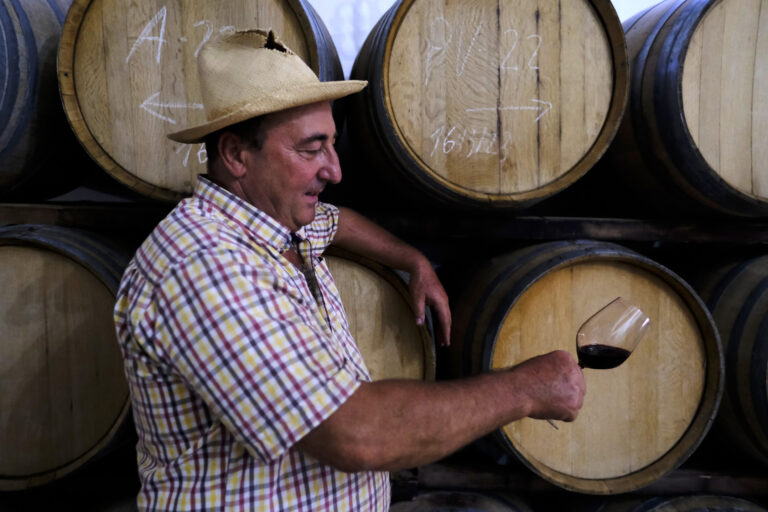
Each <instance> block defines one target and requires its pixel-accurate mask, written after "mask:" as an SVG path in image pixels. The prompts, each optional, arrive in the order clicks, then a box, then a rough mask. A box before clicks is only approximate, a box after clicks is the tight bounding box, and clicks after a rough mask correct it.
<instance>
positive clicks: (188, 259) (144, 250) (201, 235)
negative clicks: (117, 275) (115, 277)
mask: <svg viewBox="0 0 768 512" xmlns="http://www.w3.org/2000/svg"><path fill="white" fill-rule="evenodd" d="M261 253H265V249H263V248H261V247H259V246H258V245H257V244H254V243H253V242H252V241H251V240H250V239H249V238H248V236H247V234H246V233H243V232H242V231H241V230H238V229H237V228H236V227H235V226H233V225H232V224H231V223H229V222H227V221H226V219H224V218H221V217H218V216H216V215H210V214H207V213H206V212H204V211H200V210H197V209H195V208H189V207H188V206H185V205H179V207H177V208H175V209H174V210H173V211H172V212H171V213H170V214H169V215H168V216H167V217H166V218H165V219H163V220H162V221H161V222H160V224H158V225H157V227H156V228H155V229H154V230H153V231H152V233H151V234H150V235H149V237H148V238H147V239H146V240H145V241H144V243H143V244H142V245H141V246H140V247H139V249H138V251H137V252H136V256H135V258H134V259H135V261H136V265H137V267H139V268H140V269H141V270H142V271H143V273H144V274H145V275H147V276H148V277H150V279H151V280H153V281H159V280H161V279H162V277H163V276H165V275H167V274H168V272H169V271H171V270H172V269H174V268H177V267H179V266H183V265H186V264H190V263H193V262H194V261H196V260H198V259H200V258H207V257H218V258H226V257H233V258H237V257H238V255H246V254H247V255H248V258H249V259H250V260H253V258H254V257H256V259H258V256H259V254H261Z"/></svg>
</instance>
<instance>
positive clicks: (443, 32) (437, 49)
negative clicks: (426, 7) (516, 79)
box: [424, 16, 542, 86]
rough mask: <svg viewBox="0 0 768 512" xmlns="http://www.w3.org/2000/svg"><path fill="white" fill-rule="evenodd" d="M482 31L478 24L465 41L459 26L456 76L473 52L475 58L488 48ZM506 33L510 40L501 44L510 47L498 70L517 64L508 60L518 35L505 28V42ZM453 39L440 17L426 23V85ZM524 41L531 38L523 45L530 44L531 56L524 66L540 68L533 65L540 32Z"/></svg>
mask: <svg viewBox="0 0 768 512" xmlns="http://www.w3.org/2000/svg"><path fill="white" fill-rule="evenodd" d="M483 33H484V31H483V24H482V23H479V24H478V25H477V26H476V27H475V30H474V31H473V33H472V37H470V38H467V39H468V40H467V41H466V42H465V41H464V39H465V38H464V28H463V27H461V28H460V29H459V31H458V37H457V41H456V43H455V44H456V46H455V50H456V53H455V54H456V65H455V72H456V76H462V75H463V74H464V71H465V70H466V67H467V62H468V61H469V59H470V57H471V56H472V55H475V57H476V58H478V54H480V53H483V52H487V51H488V50H487V48H485V47H484V45H483V42H484V41H482V39H481V36H482V34H483ZM508 34H512V38H511V43H506V44H505V42H502V43H501V44H502V45H503V46H505V47H508V48H509V49H508V50H507V51H506V54H505V56H504V59H502V61H501V63H500V65H499V69H501V70H504V71H519V70H520V66H518V65H517V64H515V63H510V61H511V60H513V58H514V57H516V56H517V55H518V52H517V51H516V50H518V49H519V48H518V47H519V46H520V45H519V43H520V34H519V32H518V31H517V30H515V29H512V28H510V29H507V30H505V31H504V33H503V35H504V36H505V37H504V38H503V40H504V41H509V39H510V37H509V36H508ZM453 40H454V30H453V27H452V26H451V24H450V23H449V22H448V21H447V20H446V19H445V18H443V17H442V16H439V17H437V18H434V19H433V20H432V22H431V23H430V25H429V31H428V34H427V48H426V63H425V66H424V69H425V79H424V85H425V86H427V85H429V82H430V80H431V79H432V74H433V70H434V68H435V67H437V66H439V65H441V64H442V63H443V62H442V60H441V57H442V58H443V59H444V52H445V51H446V50H448V47H449V46H450V44H451V43H452V42H453ZM525 40H526V41H533V42H532V43H531V44H526V45H525V46H526V48H527V47H529V46H532V49H531V52H530V56H529V57H528V60H527V61H526V67H527V68H528V69H530V70H533V71H535V70H538V69H539V67H538V66H537V65H536V59H537V57H538V54H539V49H540V48H541V45H542V38H541V36H540V35H539V34H529V35H528V36H526V37H525ZM519 51H521V52H522V51H523V50H522V49H519ZM523 58H524V57H523Z"/></svg>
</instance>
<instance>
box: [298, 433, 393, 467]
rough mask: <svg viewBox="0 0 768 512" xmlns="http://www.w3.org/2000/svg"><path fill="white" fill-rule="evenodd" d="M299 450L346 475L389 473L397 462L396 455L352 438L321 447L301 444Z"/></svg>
mask: <svg viewBox="0 0 768 512" xmlns="http://www.w3.org/2000/svg"><path fill="white" fill-rule="evenodd" d="M302 441H305V440H302ZM298 448H299V449H300V450H302V451H304V452H305V453H307V454H309V455H311V456H313V457H314V458H316V459H317V460H319V461H320V462H321V463H323V464H326V465H328V466H331V467H332V468H334V469H337V470H339V471H343V472H345V473H357V472H360V471H387V470H390V469H391V468H392V466H393V464H394V463H395V460H396V457H395V454H394V453H391V452H388V450H383V449H382V447H381V446H379V445H377V444H375V443H370V442H358V441H356V440H354V439H350V438H347V439H344V440H334V441H328V440H327V441H326V442H324V443H320V444H319V445H315V444H314V443H305V442H300V443H299V446H298Z"/></svg>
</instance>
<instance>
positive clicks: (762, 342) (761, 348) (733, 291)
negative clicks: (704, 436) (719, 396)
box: [693, 256, 768, 465]
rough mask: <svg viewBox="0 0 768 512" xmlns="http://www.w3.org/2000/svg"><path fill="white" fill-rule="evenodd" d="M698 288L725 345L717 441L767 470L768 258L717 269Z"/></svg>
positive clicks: (697, 281) (704, 278)
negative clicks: (765, 466) (723, 385)
mask: <svg viewBox="0 0 768 512" xmlns="http://www.w3.org/2000/svg"><path fill="white" fill-rule="evenodd" d="M693 283H694V286H695V287H696V289H697V290H698V292H699V294H700V295H701V297H702V299H703V300H704V301H705V302H706V304H707V307H709V309H710V311H711V312H712V317H713V318H714V319H715V323H716V324H717V328H718V330H719V331H720V338H721V339H722V341H723V351H724V354H725V391H724V393H723V401H722V405H721V407H720V411H719V413H718V416H717V422H716V426H717V427H718V428H717V429H716V431H717V434H718V436H717V437H718V438H719V439H720V441H721V442H722V443H726V444H727V446H728V450H729V451H731V450H738V451H739V452H740V453H741V455H746V456H747V457H748V458H752V459H754V460H756V461H758V462H760V463H762V464H764V465H768V256H760V257H756V258H750V259H745V260H743V261H740V262H737V263H729V264H725V265H722V266H719V267H718V268H713V269H712V270H711V272H708V273H706V274H702V275H701V276H700V279H699V280H696V281H693ZM714 433H715V432H713V434H714ZM731 454H734V452H733V451H731Z"/></svg>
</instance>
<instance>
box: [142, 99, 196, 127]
mask: <svg viewBox="0 0 768 512" xmlns="http://www.w3.org/2000/svg"><path fill="white" fill-rule="evenodd" d="M158 96H160V93H159V92H156V93H155V94H153V95H152V96H150V97H149V98H147V99H146V100H144V102H143V103H142V104H141V105H139V106H140V107H141V108H143V109H144V110H146V111H147V112H149V113H150V114H152V115H153V116H155V117H159V118H160V119H162V120H163V121H168V122H169V123H171V124H176V120H175V119H172V118H170V117H168V116H164V115H163V114H161V113H160V112H156V111H155V110H152V109H151V108H149V107H158V108H171V109H178V108H187V109H195V110H202V109H203V108H204V107H203V105H202V103H160V102H158V101H157V97H158Z"/></svg>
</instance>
